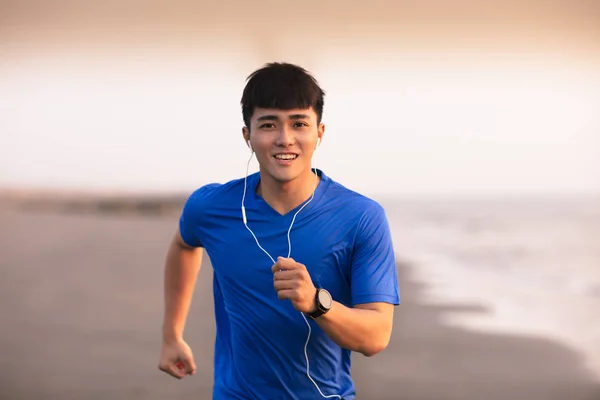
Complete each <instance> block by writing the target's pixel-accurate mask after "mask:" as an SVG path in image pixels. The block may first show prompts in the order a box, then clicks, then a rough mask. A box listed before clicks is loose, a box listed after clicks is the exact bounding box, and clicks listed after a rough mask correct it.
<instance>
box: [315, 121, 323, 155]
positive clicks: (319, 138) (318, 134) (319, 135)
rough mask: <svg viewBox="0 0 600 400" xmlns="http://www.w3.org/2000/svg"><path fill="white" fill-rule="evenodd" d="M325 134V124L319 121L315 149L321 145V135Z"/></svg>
mask: <svg viewBox="0 0 600 400" xmlns="http://www.w3.org/2000/svg"><path fill="white" fill-rule="evenodd" d="M324 134H325V124H323V123H320V124H319V128H318V129H317V145H316V146H315V150H316V149H317V148H319V146H321V142H322V141H323V135H324Z"/></svg>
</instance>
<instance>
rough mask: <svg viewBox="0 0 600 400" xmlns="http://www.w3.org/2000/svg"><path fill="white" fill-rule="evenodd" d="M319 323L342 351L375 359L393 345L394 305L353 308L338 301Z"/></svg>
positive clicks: (377, 304) (372, 304)
mask: <svg viewBox="0 0 600 400" xmlns="http://www.w3.org/2000/svg"><path fill="white" fill-rule="evenodd" d="M315 321H316V322H317V323H318V324H319V326H320V327H321V329H323V331H324V332H325V333H327V335H328V336H329V337H330V338H331V339H332V340H333V341H334V342H336V343H337V344H338V345H339V346H340V347H343V348H345V349H348V350H352V351H356V352H359V353H362V354H364V355H365V356H367V357H371V356H374V355H375V354H377V353H379V352H380V351H382V350H384V349H385V348H386V347H387V345H388V343H389V342H390V337H391V335H392V325H393V323H394V305H393V304H390V303H382V302H379V303H365V304H357V305H355V306H354V307H353V308H350V307H346V306H344V305H343V304H341V303H338V302H336V301H334V302H333V305H332V306H331V309H330V310H329V311H328V312H327V313H326V314H324V315H321V316H320V317H317V318H316V319H315Z"/></svg>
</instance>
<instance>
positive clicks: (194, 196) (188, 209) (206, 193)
mask: <svg viewBox="0 0 600 400" xmlns="http://www.w3.org/2000/svg"><path fill="white" fill-rule="evenodd" d="M249 179H250V177H249ZM243 190H244V178H239V179H233V180H230V181H228V182H224V183H219V182H213V183H208V184H205V185H203V186H200V187H198V188H197V189H195V190H194V191H193V192H192V193H191V194H190V195H189V196H188V197H187V199H186V201H185V205H184V210H183V211H184V213H186V214H188V215H197V214H199V213H205V212H206V211H208V210H210V209H212V208H214V207H216V206H219V205H223V204H226V203H228V202H234V201H235V202H237V201H241V195H242V192H243Z"/></svg>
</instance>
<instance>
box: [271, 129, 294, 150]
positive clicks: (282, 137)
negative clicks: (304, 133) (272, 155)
mask: <svg viewBox="0 0 600 400" xmlns="http://www.w3.org/2000/svg"><path fill="white" fill-rule="evenodd" d="M294 140H295V139H294V135H293V132H292V131H291V129H290V128H288V127H287V126H286V125H284V126H282V127H281V129H280V130H279V132H278V135H277V141H276V143H275V144H276V145H277V146H281V147H290V146H291V145H293V144H294Z"/></svg>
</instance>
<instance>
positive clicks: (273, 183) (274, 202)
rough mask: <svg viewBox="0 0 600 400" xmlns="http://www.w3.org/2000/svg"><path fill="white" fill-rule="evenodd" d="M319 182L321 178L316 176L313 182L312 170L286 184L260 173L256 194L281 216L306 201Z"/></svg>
mask: <svg viewBox="0 0 600 400" xmlns="http://www.w3.org/2000/svg"><path fill="white" fill-rule="evenodd" d="M320 181H321V178H320V177H318V176H317V177H316V181H315V174H314V173H313V171H312V169H310V170H308V171H306V172H305V173H303V174H301V175H300V176H299V177H297V178H296V179H294V180H292V181H288V182H280V181H277V180H275V179H273V178H271V177H269V176H268V174H263V173H261V174H260V182H259V184H258V187H257V188H256V192H257V193H258V195H259V196H261V197H262V198H263V200H264V201H266V202H267V204H269V205H270V206H271V207H272V208H273V209H274V210H276V211H277V212H278V213H280V214H282V215H283V214H287V213H288V212H290V211H291V210H293V209H294V208H296V207H298V206H299V205H300V204H302V203H304V202H305V201H306V200H308V199H309V198H310V197H311V196H312V194H313V192H314V190H315V188H316V185H318V184H319V182H320Z"/></svg>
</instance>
